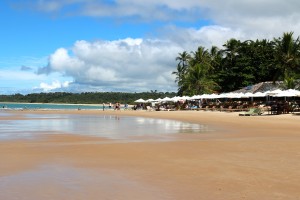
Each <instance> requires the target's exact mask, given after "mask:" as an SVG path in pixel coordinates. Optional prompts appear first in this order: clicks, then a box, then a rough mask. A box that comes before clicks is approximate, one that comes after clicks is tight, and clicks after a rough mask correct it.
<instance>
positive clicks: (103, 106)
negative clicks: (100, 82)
mask: <svg viewBox="0 0 300 200" xmlns="http://www.w3.org/2000/svg"><path fill="white" fill-rule="evenodd" d="M102 108H103V111H104V108H105V103H103V105H102Z"/></svg>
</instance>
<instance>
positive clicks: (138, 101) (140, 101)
mask: <svg viewBox="0 0 300 200" xmlns="http://www.w3.org/2000/svg"><path fill="white" fill-rule="evenodd" d="M134 102H136V103H145V102H146V101H145V100H144V99H138V100H135V101H134Z"/></svg>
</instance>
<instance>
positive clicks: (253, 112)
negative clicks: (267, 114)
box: [239, 108, 263, 116]
mask: <svg viewBox="0 0 300 200" xmlns="http://www.w3.org/2000/svg"><path fill="white" fill-rule="evenodd" d="M261 114H263V111H262V109H260V108H250V109H249V111H248V112H244V113H240V114H239V116H255V115H261Z"/></svg>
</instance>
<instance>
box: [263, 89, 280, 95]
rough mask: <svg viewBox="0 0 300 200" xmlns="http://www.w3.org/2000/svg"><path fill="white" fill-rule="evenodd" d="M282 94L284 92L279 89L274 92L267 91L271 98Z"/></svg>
mask: <svg viewBox="0 0 300 200" xmlns="http://www.w3.org/2000/svg"><path fill="white" fill-rule="evenodd" d="M280 92H282V90H280V89H277V90H273V91H267V92H266V94H267V95H269V96H274V95H276V94H278V93H280Z"/></svg>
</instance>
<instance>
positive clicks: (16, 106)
mask: <svg viewBox="0 0 300 200" xmlns="http://www.w3.org/2000/svg"><path fill="white" fill-rule="evenodd" d="M0 109H10V110H25V109H29V110H98V109H103V106H102V104H99V105H88V104H50V103H0ZM105 109H108V106H105Z"/></svg>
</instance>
